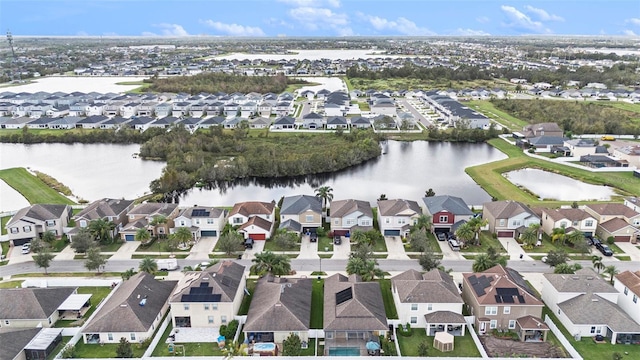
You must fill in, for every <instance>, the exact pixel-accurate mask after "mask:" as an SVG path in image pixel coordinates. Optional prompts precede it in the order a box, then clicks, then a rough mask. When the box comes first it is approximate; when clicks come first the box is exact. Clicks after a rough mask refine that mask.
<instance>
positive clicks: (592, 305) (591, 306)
mask: <svg viewBox="0 0 640 360" xmlns="http://www.w3.org/2000/svg"><path fill="white" fill-rule="evenodd" d="M558 307H559V308H560V310H562V311H563V312H564V314H565V315H566V316H567V317H568V318H569V320H571V322H572V323H574V324H576V325H600V324H603V325H607V326H609V327H610V328H611V330H613V331H615V332H632V333H640V325H639V324H638V323H636V322H635V321H633V319H631V317H629V315H627V313H625V312H624V310H622V309H621V308H620V307H619V306H618V305H616V304H614V303H611V302H609V301H608V300H606V299H604V298H603V297H601V296H599V295H596V294H593V293H591V292H589V293H586V294H582V295H578V296H576V297H574V298H571V299H569V300H567V301H564V302H561V303H560V304H558Z"/></svg>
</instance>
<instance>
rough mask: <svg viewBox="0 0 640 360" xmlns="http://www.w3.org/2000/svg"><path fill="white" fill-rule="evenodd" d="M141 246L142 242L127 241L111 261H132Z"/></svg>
mask: <svg viewBox="0 0 640 360" xmlns="http://www.w3.org/2000/svg"><path fill="white" fill-rule="evenodd" d="M138 246H140V241H125V242H124V244H122V246H120V248H119V249H118V251H116V252H115V254H113V255H112V256H111V257H110V258H109V259H110V260H125V259H131V255H133V253H134V252H135V251H136V249H137V248H138Z"/></svg>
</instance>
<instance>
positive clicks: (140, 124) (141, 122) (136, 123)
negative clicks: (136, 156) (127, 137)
mask: <svg viewBox="0 0 640 360" xmlns="http://www.w3.org/2000/svg"><path fill="white" fill-rule="evenodd" d="M155 121H156V119H155V118H151V117H148V116H140V117H136V118H133V119H131V120H129V121H128V122H127V126H129V127H130V128H132V129H136V130H140V131H145V130H147V129H148V128H150V127H151V125H152V124H153V123H154V122H155Z"/></svg>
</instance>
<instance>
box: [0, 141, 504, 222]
mask: <svg viewBox="0 0 640 360" xmlns="http://www.w3.org/2000/svg"><path fill="white" fill-rule="evenodd" d="M138 151H139V146H138V145H112V144H72V145H67V144H34V145H22V144H0V168H2V169H5V168H11V167H29V168H31V169H33V170H38V171H42V172H44V173H47V174H49V175H51V176H53V177H54V178H56V179H58V180H59V181H60V182H62V183H64V184H65V185H67V186H69V187H70V188H71V190H72V192H73V193H74V194H75V195H77V196H79V197H81V198H83V199H86V200H89V201H92V200H96V199H99V198H102V197H113V198H122V197H124V198H127V199H131V198H136V197H138V196H141V195H143V194H145V193H148V192H149V183H150V182H151V181H152V180H154V179H156V178H158V177H159V176H160V174H161V172H162V168H163V167H164V162H158V161H145V160H141V159H136V158H133V157H132V156H131V155H132V154H133V153H136V152H138ZM503 158H505V155H504V154H502V153H501V152H500V151H498V150H496V149H494V148H493V147H491V146H489V145H486V144H455V143H439V142H431V143H430V142H426V141H416V142H398V141H390V142H389V144H388V152H387V154H385V155H382V156H380V157H379V158H378V159H375V160H372V161H369V162H367V163H366V164H363V165H360V166H357V167H354V168H351V169H347V170H344V171H341V172H337V173H333V174H323V175H314V176H306V177H299V178H287V179H277V180H264V179H245V180H242V181H238V182H234V183H232V184H227V185H226V186H224V187H218V188H215V189H209V190H207V189H197V188H196V189H193V190H191V191H189V192H187V193H186V194H184V195H183V196H181V197H180V199H179V202H180V204H181V205H183V206H189V205H195V204H198V205H212V206H230V205H233V204H234V203H236V202H238V201H247V200H259V201H271V200H276V201H277V200H279V199H280V197H282V196H286V195H292V194H310V195H311V194H313V190H314V189H315V188H317V187H319V186H322V185H329V186H331V187H332V188H333V195H334V199H345V198H356V199H362V200H367V201H369V202H371V203H372V204H375V202H376V199H377V198H378V197H379V196H380V194H386V196H387V198H389V199H393V198H407V199H413V200H419V199H420V198H421V197H422V196H424V192H425V190H427V189H428V188H433V189H434V191H435V192H436V194H451V195H457V196H460V197H462V198H463V199H465V200H466V201H467V203H469V204H471V205H477V204H482V203H484V202H486V201H490V200H491V198H490V197H489V195H487V193H486V192H485V191H484V190H482V188H480V186H478V185H477V184H476V183H475V182H474V181H473V180H472V179H471V178H470V177H469V176H468V175H467V174H466V173H465V172H464V169H465V168H466V167H468V166H472V165H476V164H481V163H486V162H490V161H495V160H500V159H503ZM5 189H6V186H4V187H0V190H1V191H2V196H0V211H6V210H15V209H19V208H20V207H23V206H25V202H24V201H25V200H24V199H23V198H21V197H20V196H13V195H15V194H11V195H5V194H8V193H9V191H5ZM16 198H17V199H16Z"/></svg>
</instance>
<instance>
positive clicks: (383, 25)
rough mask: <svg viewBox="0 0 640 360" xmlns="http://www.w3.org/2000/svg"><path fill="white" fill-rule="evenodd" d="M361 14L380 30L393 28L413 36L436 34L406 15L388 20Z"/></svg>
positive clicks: (392, 29) (395, 30)
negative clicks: (405, 16)
mask: <svg viewBox="0 0 640 360" xmlns="http://www.w3.org/2000/svg"><path fill="white" fill-rule="evenodd" d="M360 16H361V17H363V18H364V19H365V20H366V21H368V22H369V23H370V24H371V26H373V27H374V28H375V29H376V30H378V31H383V30H391V31H394V32H397V33H400V34H402V35H411V36H420V35H422V36H425V35H436V33H435V32H433V31H431V30H429V29H427V28H424V27H420V26H418V25H417V24H416V23H415V22H413V21H411V20H409V19H407V18H404V17H399V18H397V19H396V20H388V19H385V18H382V17H379V16H373V15H365V14H360Z"/></svg>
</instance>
